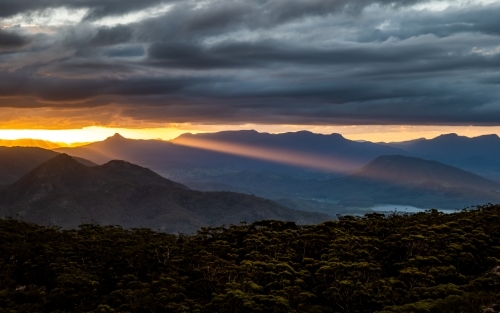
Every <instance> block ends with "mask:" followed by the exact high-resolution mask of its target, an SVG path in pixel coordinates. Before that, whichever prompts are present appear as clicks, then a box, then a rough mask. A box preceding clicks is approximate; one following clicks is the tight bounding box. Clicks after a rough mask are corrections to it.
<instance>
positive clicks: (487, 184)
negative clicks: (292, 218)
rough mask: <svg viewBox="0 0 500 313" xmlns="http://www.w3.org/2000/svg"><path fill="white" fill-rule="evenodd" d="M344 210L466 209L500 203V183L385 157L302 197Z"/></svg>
mask: <svg viewBox="0 0 500 313" xmlns="http://www.w3.org/2000/svg"><path fill="white" fill-rule="evenodd" d="M302 196H306V197H318V198H325V199H330V200H335V201H338V203H339V204H341V205H344V206H359V207H363V206H364V207H366V206H374V205H380V204H399V205H411V206H417V207H422V208H441V209H445V208H460V209H461V208H463V207H465V206H469V205H478V204H485V203H488V202H492V203H495V202H500V183H498V182H495V181H491V180H488V179H486V178H483V177H481V176H478V175H475V174H473V173H470V172H467V171H464V170H462V169H459V168H456V167H453V166H449V165H446V164H443V163H440V162H437V161H430V160H424V159H421V158H416V157H408V156H402V155H390V156H381V157H378V158H376V159H374V160H373V161H372V162H370V163H369V164H368V165H366V166H365V167H363V168H362V169H360V170H359V171H357V172H356V173H354V174H352V175H350V176H347V177H342V178H337V179H331V180H326V181H323V182H317V183H316V184H312V185H310V186H309V188H308V189H306V191H305V192H304V193H303V194H302Z"/></svg>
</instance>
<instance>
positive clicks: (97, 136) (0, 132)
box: [0, 123, 500, 146]
mask: <svg viewBox="0 0 500 313" xmlns="http://www.w3.org/2000/svg"><path fill="white" fill-rule="evenodd" d="M248 129H255V130H257V131H259V132H268V133H285V132H296V131H301V130H308V131H311V132H313V133H321V134H331V133H339V134H341V135H343V136H344V137H345V138H347V139H350V140H366V141H372V142H381V141H384V142H390V141H405V140H412V139H417V138H427V139H431V138H434V137H437V136H439V135H441V134H447V133H457V134H458V135H462V136H467V137H476V136H480V135H486V134H497V135H498V134H500V126H491V127H486V126H412V125H351V126H343V125H332V126H322V125H258V124H243V125H195V124H188V123H185V124H168V125H167V126H166V127H151V128H125V127H124V128H118V127H103V126H90V127H83V128H78V129H0V139H4V140H17V139H38V140H44V141H50V142H54V143H63V144H62V145H64V146H68V145H69V146H71V145H73V144H75V143H76V144H77V145H78V143H88V142H95V141H102V140H104V139H106V138H107V137H110V136H113V135H114V134H115V133H120V134H121V135H122V136H124V137H126V138H130V139H161V140H171V139H174V138H176V137H178V136H179V135H181V134H184V133H188V132H189V133H193V134H196V133H205V132H218V131H224V130H248Z"/></svg>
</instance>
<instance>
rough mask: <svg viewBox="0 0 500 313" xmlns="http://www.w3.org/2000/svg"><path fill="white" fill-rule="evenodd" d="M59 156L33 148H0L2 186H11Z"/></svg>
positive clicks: (0, 179) (85, 162) (83, 160)
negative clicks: (39, 166)
mask: <svg viewBox="0 0 500 313" xmlns="http://www.w3.org/2000/svg"><path fill="white" fill-rule="evenodd" d="M57 155H59V153H57V152H54V151H51V150H45V149H41V148H33V147H0V184H11V183H13V182H15V181H16V180H18V179H19V178H21V177H22V176H23V175H25V174H27V173H28V172H29V171H31V170H33V169H34V168H35V167H37V166H38V165H40V164H42V163H43V162H46V161H47V160H49V159H51V158H53V157H55V156H57ZM75 160H77V161H78V162H80V163H82V164H84V165H86V166H95V165H96V164H94V163H92V162H90V161H88V160H85V159H82V158H77V157H75Z"/></svg>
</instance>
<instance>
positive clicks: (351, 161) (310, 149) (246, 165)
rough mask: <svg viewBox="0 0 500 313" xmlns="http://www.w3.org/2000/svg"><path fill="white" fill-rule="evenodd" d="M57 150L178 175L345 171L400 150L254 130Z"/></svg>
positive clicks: (325, 137)
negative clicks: (269, 171) (168, 140)
mask: <svg viewBox="0 0 500 313" xmlns="http://www.w3.org/2000/svg"><path fill="white" fill-rule="evenodd" d="M57 151H59V152H64V153H68V154H71V155H76V156H79V157H83V158H86V159H89V160H91V161H93V162H96V163H104V162H107V161H109V160H111V159H122V160H126V161H129V162H133V163H136V164H139V165H142V166H148V167H150V168H152V169H153V170H155V171H156V172H158V173H160V174H162V175H165V176H168V177H180V178H181V179H183V178H187V177H189V176H190V175H191V176H192V175H193V169H201V170H202V171H203V173H200V175H204V174H209V175H210V174H213V173H214V172H217V174H220V172H221V171H228V170H229V171H240V170H273V171H281V172H286V173H299V172H307V171H309V172H311V171H315V172H323V173H324V172H327V173H347V172H349V171H353V170H355V169H358V168H359V167H361V166H362V165H365V164H366V163H368V162H369V161H370V160H372V159H373V158H375V157H377V156H380V155H385V154H395V153H403V154H404V151H402V150H400V149H396V148H392V147H387V146H384V145H378V144H374V143H369V142H362V143H361V142H356V141H351V140H347V139H345V138H343V137H342V136H341V135H339V134H331V135H322V134H313V133H310V132H306V131H302V132H296V133H285V134H268V133H258V132H256V131H225V132H219V133H211V134H196V135H193V134H184V135H181V136H179V137H178V138H176V139H174V140H172V141H170V142H166V141H161V140H131V139H125V138H123V137H122V136H120V135H119V134H116V135H115V136H113V137H110V138H108V139H106V140H104V141H102V142H96V143H92V144H89V145H86V146H82V147H76V148H61V149H57ZM179 169H181V170H179ZM200 175H198V176H200Z"/></svg>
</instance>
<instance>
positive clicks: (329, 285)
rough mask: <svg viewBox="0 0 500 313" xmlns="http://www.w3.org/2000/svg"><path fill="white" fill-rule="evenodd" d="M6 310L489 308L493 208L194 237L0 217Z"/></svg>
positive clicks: (495, 234) (496, 225)
mask: <svg viewBox="0 0 500 313" xmlns="http://www.w3.org/2000/svg"><path fill="white" fill-rule="evenodd" d="M0 242H1V243H2V254H1V255H0V268H1V269H3V270H2V271H0V305H1V309H3V310H5V311H8V312H11V311H12V312H200V313H211V312H217V313H228V312H243V313H253V312H275V313H298V312H352V313H353V312H358V313H415V312H426V313H456V312H471V313H472V312H485V313H486V312H488V313H496V312H498V308H499V306H498V295H499V294H500V271H499V266H498V262H497V260H499V259H500V244H499V243H500V207H499V206H485V207H481V208H479V209H477V210H473V211H462V212H459V213H454V214H443V213H439V212H437V211H431V212H427V213H419V214H414V215H404V216H401V215H392V216H389V217H384V216H383V215H381V214H370V215H366V216H364V217H363V218H354V217H349V216H347V217H341V218H340V220H339V221H328V222H325V223H321V224H318V225H308V226H300V225H296V224H294V223H285V222H279V221H261V222H257V223H253V224H249V225H238V226H232V227H217V228H206V229H203V230H201V231H200V232H198V233H197V234H196V235H191V236H187V235H180V236H175V235H170V234H166V233H163V232H155V231H151V230H150V229H133V230H125V229H123V228H121V227H112V226H107V227H102V226H98V225H95V224H93V225H92V224H91V225H89V224H87V225H82V226H81V227H79V228H78V229H77V230H60V229H56V228H44V227H41V226H37V225H34V224H29V223H25V222H19V221H16V220H12V219H10V220H1V219H0Z"/></svg>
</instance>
